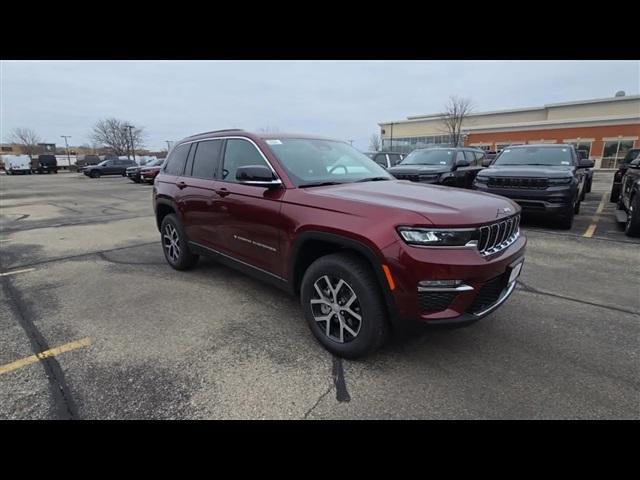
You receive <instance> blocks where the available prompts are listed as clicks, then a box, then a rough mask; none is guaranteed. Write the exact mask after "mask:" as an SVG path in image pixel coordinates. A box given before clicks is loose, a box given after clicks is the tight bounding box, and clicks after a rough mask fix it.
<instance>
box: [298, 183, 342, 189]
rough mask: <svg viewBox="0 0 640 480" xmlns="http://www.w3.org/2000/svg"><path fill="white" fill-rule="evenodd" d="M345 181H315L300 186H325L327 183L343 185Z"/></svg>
mask: <svg viewBox="0 0 640 480" xmlns="http://www.w3.org/2000/svg"><path fill="white" fill-rule="evenodd" d="M343 183H344V182H315V183H303V184H302V185H300V186H299V187H298V188H305V187H324V186H326V185H342V184H343Z"/></svg>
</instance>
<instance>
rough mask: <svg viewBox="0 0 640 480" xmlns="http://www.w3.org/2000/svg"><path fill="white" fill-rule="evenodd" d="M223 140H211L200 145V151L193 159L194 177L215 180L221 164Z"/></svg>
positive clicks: (192, 174)
mask: <svg viewBox="0 0 640 480" xmlns="http://www.w3.org/2000/svg"><path fill="white" fill-rule="evenodd" d="M221 149H222V140H209V141H207V142H200V143H198V149H197V150H196V154H195V156H194V158H193V169H192V171H191V176H192V177H198V178H215V174H216V170H217V169H218V165H219V163H220V150H221Z"/></svg>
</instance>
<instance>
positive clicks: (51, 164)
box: [32, 155, 58, 173]
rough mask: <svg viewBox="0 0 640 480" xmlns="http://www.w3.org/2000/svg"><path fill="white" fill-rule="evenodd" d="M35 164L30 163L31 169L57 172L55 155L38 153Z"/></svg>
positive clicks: (39, 171) (38, 171) (41, 171)
mask: <svg viewBox="0 0 640 480" xmlns="http://www.w3.org/2000/svg"><path fill="white" fill-rule="evenodd" d="M32 163H35V165H32V170H34V171H35V172H37V173H51V172H53V173H58V160H57V159H56V156H55V155H38V160H36V161H35V162H32Z"/></svg>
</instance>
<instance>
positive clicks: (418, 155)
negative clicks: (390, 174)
mask: <svg viewBox="0 0 640 480" xmlns="http://www.w3.org/2000/svg"><path fill="white" fill-rule="evenodd" d="M454 153H455V150H440V149H433V150H414V151H413V152H411V153H410V154H409V155H407V156H406V157H405V159H404V160H402V161H401V162H400V163H399V164H398V165H451V164H452V163H453V157H454Z"/></svg>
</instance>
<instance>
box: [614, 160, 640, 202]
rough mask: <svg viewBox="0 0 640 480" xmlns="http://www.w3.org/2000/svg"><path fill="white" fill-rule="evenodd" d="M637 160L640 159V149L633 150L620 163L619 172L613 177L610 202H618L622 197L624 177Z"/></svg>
mask: <svg viewBox="0 0 640 480" xmlns="http://www.w3.org/2000/svg"><path fill="white" fill-rule="evenodd" d="M636 158H640V148H632V149H631V150H629V151H628V152H627V154H626V155H625V156H624V158H623V159H622V162H620V165H619V166H618V170H617V171H616V173H615V174H614V175H613V186H612V187H611V197H610V198H609V201H610V202H613V203H615V202H617V201H618V197H620V187H621V186H622V177H624V174H625V173H626V172H627V168H628V167H629V164H630V163H631V162H633V161H634V160H635V159H636Z"/></svg>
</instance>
